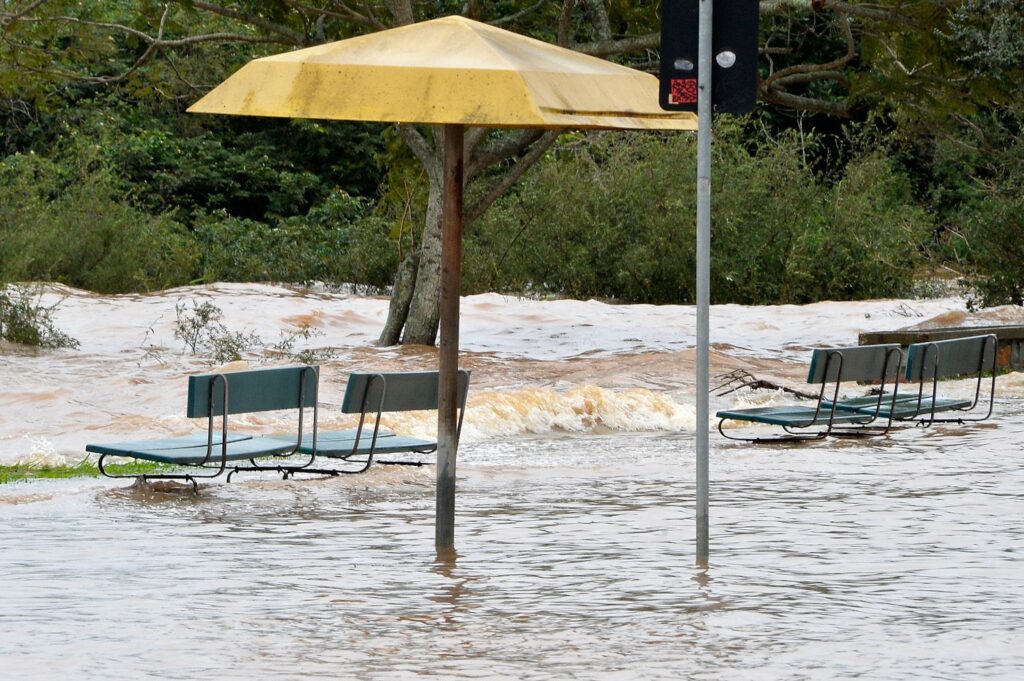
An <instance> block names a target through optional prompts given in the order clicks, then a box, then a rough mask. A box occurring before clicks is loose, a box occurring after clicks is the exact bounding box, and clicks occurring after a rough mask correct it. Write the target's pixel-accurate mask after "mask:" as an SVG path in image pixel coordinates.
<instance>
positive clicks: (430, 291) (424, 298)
mask: <svg viewBox="0 0 1024 681" xmlns="http://www.w3.org/2000/svg"><path fill="white" fill-rule="evenodd" d="M428 177H429V179H430V189H429V192H428V193H427V215H426V220H425V221H424V224H423V237H422V239H423V240H422V244H421V247H420V262H419V267H418V268H417V270H416V286H415V288H414V289H413V293H412V302H411V304H410V305H409V315H408V317H407V318H406V320H405V334H404V335H403V336H402V343H413V344H418V345H434V343H435V341H436V340H437V325H438V322H439V321H440V319H441V308H440V300H441V297H440V296H441V182H440V179H441V178H440V177H439V174H437V175H435V174H434V173H428Z"/></svg>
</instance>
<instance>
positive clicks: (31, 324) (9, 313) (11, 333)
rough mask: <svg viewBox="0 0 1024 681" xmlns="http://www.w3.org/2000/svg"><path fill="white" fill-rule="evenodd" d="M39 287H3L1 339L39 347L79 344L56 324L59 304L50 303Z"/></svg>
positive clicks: (64, 346) (76, 345)
mask: <svg viewBox="0 0 1024 681" xmlns="http://www.w3.org/2000/svg"><path fill="white" fill-rule="evenodd" d="M40 298H41V294H40V292H39V291H33V290H31V289H30V288H29V287H26V286H23V285H22V286H19V285H11V286H6V287H4V288H2V289H0V339H3V340H5V341H8V342H10V343H17V344H19V345H29V346H33V347H38V348H77V347H78V341H77V340H76V339H74V338H72V337H71V336H69V335H68V334H66V333H64V332H62V331H60V330H58V329H57V327H56V326H54V322H53V311H54V309H55V308H56V306H55V305H51V306H50V307H47V306H45V305H43V304H42V301H41V300H40Z"/></svg>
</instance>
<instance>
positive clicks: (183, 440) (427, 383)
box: [85, 366, 469, 490]
mask: <svg viewBox="0 0 1024 681" xmlns="http://www.w3.org/2000/svg"><path fill="white" fill-rule="evenodd" d="M318 383H319V367H315V366H307V367H282V368H274V369H259V370H254V371H241V372H234V373H224V374H204V375H198V376H190V377H189V382H188V400H187V404H186V409H185V412H186V416H187V417H189V418H204V417H205V418H206V419H207V432H206V433H205V434H203V433H199V434H192V435H183V436H180V437H174V438H163V439H154V440H141V441H128V442H115V443H111V444H89V445H86V448H85V449H86V451H87V452H91V453H94V454H99V455H100V458H99V462H98V465H99V469H100V472H101V473H103V475H105V476H107V477H110V478H133V479H142V480H152V479H179V480H186V481H188V482H191V483H192V485H193V487H194V488H195V489H196V490H198V482H197V480H199V479H203V478H215V477H217V476H219V475H221V474H222V473H224V471H225V470H228V469H230V470H229V472H228V475H227V480H228V481H230V480H231V477H232V476H233V475H234V474H235V473H238V472H241V471H276V472H278V473H281V474H282V475H283V476H284V478H286V479H287V478H288V477H290V476H292V475H294V474H295V473H299V472H303V473H315V474H321V475H339V474H342V473H362V472H364V471H366V470H367V469H368V468H369V467H370V466H371V465H372V464H373V462H374V460H375V458H376V457H378V456H381V455H392V454H399V453H410V452H411V453H415V454H427V453H430V452H433V451H434V450H436V449H437V443H436V442H435V441H433V440H424V439H419V438H412V437H406V436H402V435H396V434H395V433H391V432H389V431H386V430H383V429H382V428H381V427H380V420H381V416H382V414H384V413H386V412H400V411H412V410H421V409H423V410H428V409H433V410H436V409H437V399H438V372H436V371H422V372H403V373H353V374H351V376H350V377H349V381H348V387H347V388H346V391H345V398H344V400H343V403H342V407H341V411H342V412H343V413H346V414H359V425H358V426H357V427H356V428H351V429H347V430H339V431H327V432H320V431H319V429H318V419H319V408H318V406H317V394H318ZM468 390H469V372H467V371H460V372H459V381H458V405H457V406H458V411H459V415H458V428H457V434H458V433H460V432H461V430H462V419H463V415H464V413H465V406H466V395H467V393H468ZM292 409H294V410H297V412H298V413H297V426H296V431H295V434H294V435H291V434H289V435H284V436H253V435H247V434H244V433H238V432H234V431H232V430H230V429H229V428H228V421H229V418H228V417H229V416H232V415H235V414H245V413H253V412H263V411H280V410H292ZM309 410H312V424H311V427H310V428H306V427H305V422H306V412H307V411H309ZM368 417H372V418H373V428H372V430H371V429H370V428H369V427H368V425H367V418H368ZM218 420H219V421H220V427H219V429H218V427H217V421H218ZM364 426H367V427H366V428H364ZM112 456H113V457H128V458H133V459H140V460H144V461H152V462H156V463H164V464H170V465H174V466H183V467H193V468H197V469H200V470H201V472H196V473H192V472H184V473H179V472H166V473H164V472H161V473H146V474H138V475H118V474H114V473H111V472H110V471H109V470H107V468H106V467H105V466H104V464H105V463H106V460H107V457H112ZM296 457H301V463H292V461H295V458H296ZM319 458H326V459H333V460H336V461H339V462H345V463H348V464H355V465H354V466H351V467H347V468H346V467H344V464H342V466H343V467H341V468H337V467H335V468H317V467H314V464H315V462H316V461H317V460H318V459H319ZM267 459H273V461H271V462H269V463H264V462H265V461H266V460H267ZM244 462H247V463H244ZM379 462H380V463H389V464H404V465H422V462H421V461H402V460H383V461H379ZM240 464H241V465H240Z"/></svg>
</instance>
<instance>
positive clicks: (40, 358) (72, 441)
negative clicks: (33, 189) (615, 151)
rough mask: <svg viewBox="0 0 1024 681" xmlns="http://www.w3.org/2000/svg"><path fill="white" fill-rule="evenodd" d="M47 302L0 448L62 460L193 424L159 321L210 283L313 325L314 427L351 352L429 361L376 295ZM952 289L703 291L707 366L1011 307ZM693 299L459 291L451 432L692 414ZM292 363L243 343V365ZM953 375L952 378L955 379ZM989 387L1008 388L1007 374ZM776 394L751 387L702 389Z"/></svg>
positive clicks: (777, 362) (334, 418) (10, 361)
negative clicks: (786, 297) (735, 299)
mask: <svg viewBox="0 0 1024 681" xmlns="http://www.w3.org/2000/svg"><path fill="white" fill-rule="evenodd" d="M44 291H45V293H44V295H43V303H44V304H47V305H52V304H56V303H59V306H58V307H57V308H56V312H55V322H56V325H57V327H58V328H59V329H61V330H62V331H64V332H66V333H68V334H70V335H71V336H73V337H75V338H76V339H78V341H79V342H80V344H81V345H80V347H79V349H77V350H61V351H39V352H36V351H29V350H25V349H23V348H17V347H14V346H11V345H0V463H12V462H16V461H30V462H34V463H54V462H65V461H77V460H80V459H82V458H83V457H84V456H85V453H84V447H85V445H86V444H87V443H89V442H109V441H115V440H123V439H140V438H147V437H156V436H164V435H177V434H183V433H188V432H192V431H194V430H196V429H198V428H199V427H201V424H199V423H195V422H192V421H190V420H188V419H186V418H185V417H184V416H183V413H184V401H185V392H186V381H185V378H184V377H185V376H186V375H187V374H188V373H195V372H201V371H208V370H211V369H214V368H216V364H215V363H214V362H213V361H212V360H210V359H208V358H206V357H203V356H201V355H193V354H190V353H188V352H186V350H185V349H184V346H183V343H182V342H181V341H180V340H179V339H177V338H175V323H176V320H177V318H178V316H177V313H176V305H182V304H185V305H187V306H191V304H192V303H193V301H196V302H204V301H208V302H210V303H213V304H214V305H216V306H217V307H219V308H220V309H221V310H222V311H223V313H224V318H223V323H224V325H225V326H226V327H227V328H228V329H229V330H230V331H232V332H243V333H245V334H255V335H256V336H259V337H260V338H261V339H262V341H263V345H264V346H270V345H272V344H274V343H275V342H277V341H279V340H280V339H281V338H282V335H283V334H287V333H288V332H289V331H294V330H295V329H297V328H300V327H302V326H303V325H308V326H310V327H312V328H313V329H315V330H316V335H314V336H312V337H311V338H308V339H301V338H300V339H297V340H296V341H295V343H294V347H293V348H292V352H298V351H300V350H314V351H317V352H320V353H330V354H331V356H330V357H329V358H326V359H324V360H323V361H321V362H320V363H321V365H322V367H323V368H322V379H321V401H322V409H321V419H322V423H323V426H324V427H328V428H331V427H347V426H350V425H352V424H353V423H354V422H353V421H352V419H350V418H347V417H344V416H342V415H340V414H338V413H337V410H336V407H337V405H338V404H339V403H340V401H341V395H342V393H343V391H344V386H345V377H346V376H347V374H348V372H350V371H353V370H371V369H377V370H382V371H394V370H415V369H428V368H434V367H436V364H437V354H436V351H435V350H434V349H433V348H424V347H401V348H377V347H375V345H374V342H375V340H376V338H377V335H378V333H379V332H380V329H381V328H382V326H383V323H384V319H385V317H386V315H387V304H388V302H387V299H386V298H382V297H369V296H359V295H350V294H339V293H330V292H325V291H323V290H307V289H296V288H285V287H279V286H270V285H258V284H218V285H215V286H206V287H186V288H179V289H173V290H170V291H165V292H162V293H157V294H152V295H123V296H105V295H97V294H91V293H88V292H84V291H78V290H74V289H69V288H66V287H61V286H48V287H46V288H45V289H44ZM963 309H964V305H963V301H961V300H959V299H956V298H942V299H935V300H926V301H903V300H882V301H861V302H849V303H834V302H823V303H815V304H813V305H803V306H796V305H782V306H763V307H749V306H740V305H719V306H715V307H714V308H713V310H712V313H711V320H712V321H711V324H712V329H711V338H712V342H713V345H714V350H715V353H714V356H713V372H725V371H729V370H731V369H735V368H739V367H746V368H750V369H751V370H753V371H754V372H755V373H756V374H758V376H759V377H764V378H770V379H777V380H783V381H786V380H788V381H791V382H794V383H799V381H800V380H801V378H802V376H801V373H802V371H803V362H805V361H806V351H807V350H808V349H809V348H812V347H817V346H838V345H851V344H856V342H857V335H858V334H859V333H861V332H864V331H881V330H890V329H897V328H902V327H906V326H910V325H922V326H924V325H929V324H932V325H938V322H932V321H930V320H940V321H942V322H943V323H942V325H948V324H949V323H950V322H953V323H955V324H956V325H975V326H977V325H981V324H991V323H1024V311H1022V310H1020V309H1019V308H994V309H992V310H987V311H982V312H981V313H976V314H967V313H966V312H964V311H963ZM695 322H696V318H695V310H694V308H693V307H692V306H679V305H664V306H653V305H609V304H605V303H601V302H597V301H573V300H559V301H537V300H527V299H520V298H513V297H508V296H501V295H497V294H485V295H477V296H469V297H466V298H464V299H463V301H462V321H461V348H462V353H463V354H462V363H463V365H464V366H466V367H468V368H470V369H472V370H473V379H472V386H471V390H470V401H469V409H468V410H467V414H466V420H465V425H464V430H463V437H464V441H466V442H474V441H477V442H478V441H484V440H488V439H493V438H504V437H511V436H517V435H526V434H534V433H546V432H551V431H566V432H583V431H592V430H602V429H606V430H614V431H641V430H654V431H659V430H660V431H683V430H692V429H693V428H694V427H695V419H694V410H693V406H692V404H693V397H692V390H693V369H692V365H693V353H692V348H693V345H694V329H695ZM290 363H294V359H292V358H291V357H289V356H287V355H285V354H281V353H279V352H274V351H270V350H254V351H252V352H249V353H247V354H246V355H245V362H244V363H243V364H241V366H264V365H274V364H290ZM965 389H966V388H965ZM1000 389H1001V390H1004V391H1005V390H1009V391H1016V392H1017V393H1021V394H1024V381H1022V380H1021V379H1020V378H1019V376H1017V375H1013V376H1011V377H1007V378H1006V379H1004V380H1001V383H1000ZM751 400H752V401H760V402H764V401H765V400H769V401H771V402H772V403H778V402H784V401H792V398H791V396H789V395H784V394H771V393H758V394H752V393H750V392H749V391H746V392H743V391H741V392H740V393H737V394H733V395H730V396H728V397H726V398H722V399H719V400H717V404H713V407H717V406H740V405H743V404H745V403H746V402H745V401H751ZM233 422H234V423H235V424H236V425H237V426H239V427H244V428H246V429H250V430H253V431H254V432H265V433H271V432H278V431H281V430H287V429H288V428H289V427H290V425H291V420H290V418H289V417H288V416H287V415H279V414H269V415H266V414H255V415H247V416H241V417H238V418H237V419H235V420H234V421H233ZM384 425H385V426H386V427H389V428H392V429H395V430H398V431H400V432H404V433H407V434H410V435H418V436H423V437H433V434H434V433H435V432H436V425H435V421H434V415H433V414H425V413H415V412H414V413H408V414H398V415H391V416H389V417H388V418H386V419H385V420H384Z"/></svg>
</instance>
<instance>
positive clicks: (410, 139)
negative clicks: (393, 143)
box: [398, 123, 441, 181]
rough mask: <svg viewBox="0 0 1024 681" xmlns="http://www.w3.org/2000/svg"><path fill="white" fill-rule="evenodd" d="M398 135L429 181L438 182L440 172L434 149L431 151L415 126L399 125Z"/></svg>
mask: <svg viewBox="0 0 1024 681" xmlns="http://www.w3.org/2000/svg"><path fill="white" fill-rule="evenodd" d="M398 134H399V135H401V136H402V141H404V142H405V144H406V145H407V146H408V147H409V149H410V150H411V151H412V153H413V154H414V155H415V156H416V158H418V159H419V160H420V163H421V164H423V168H424V170H426V171H427V175H428V176H430V179H431V181H439V180H440V172H441V168H440V163H439V160H438V157H437V153H436V152H435V151H434V149H431V147H430V143H429V142H427V138H426V137H424V136H423V135H422V134H421V133H420V131H419V130H417V129H416V127H415V126H412V125H409V124H406V123H400V124H399V125H398ZM435 176H436V177H435Z"/></svg>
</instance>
